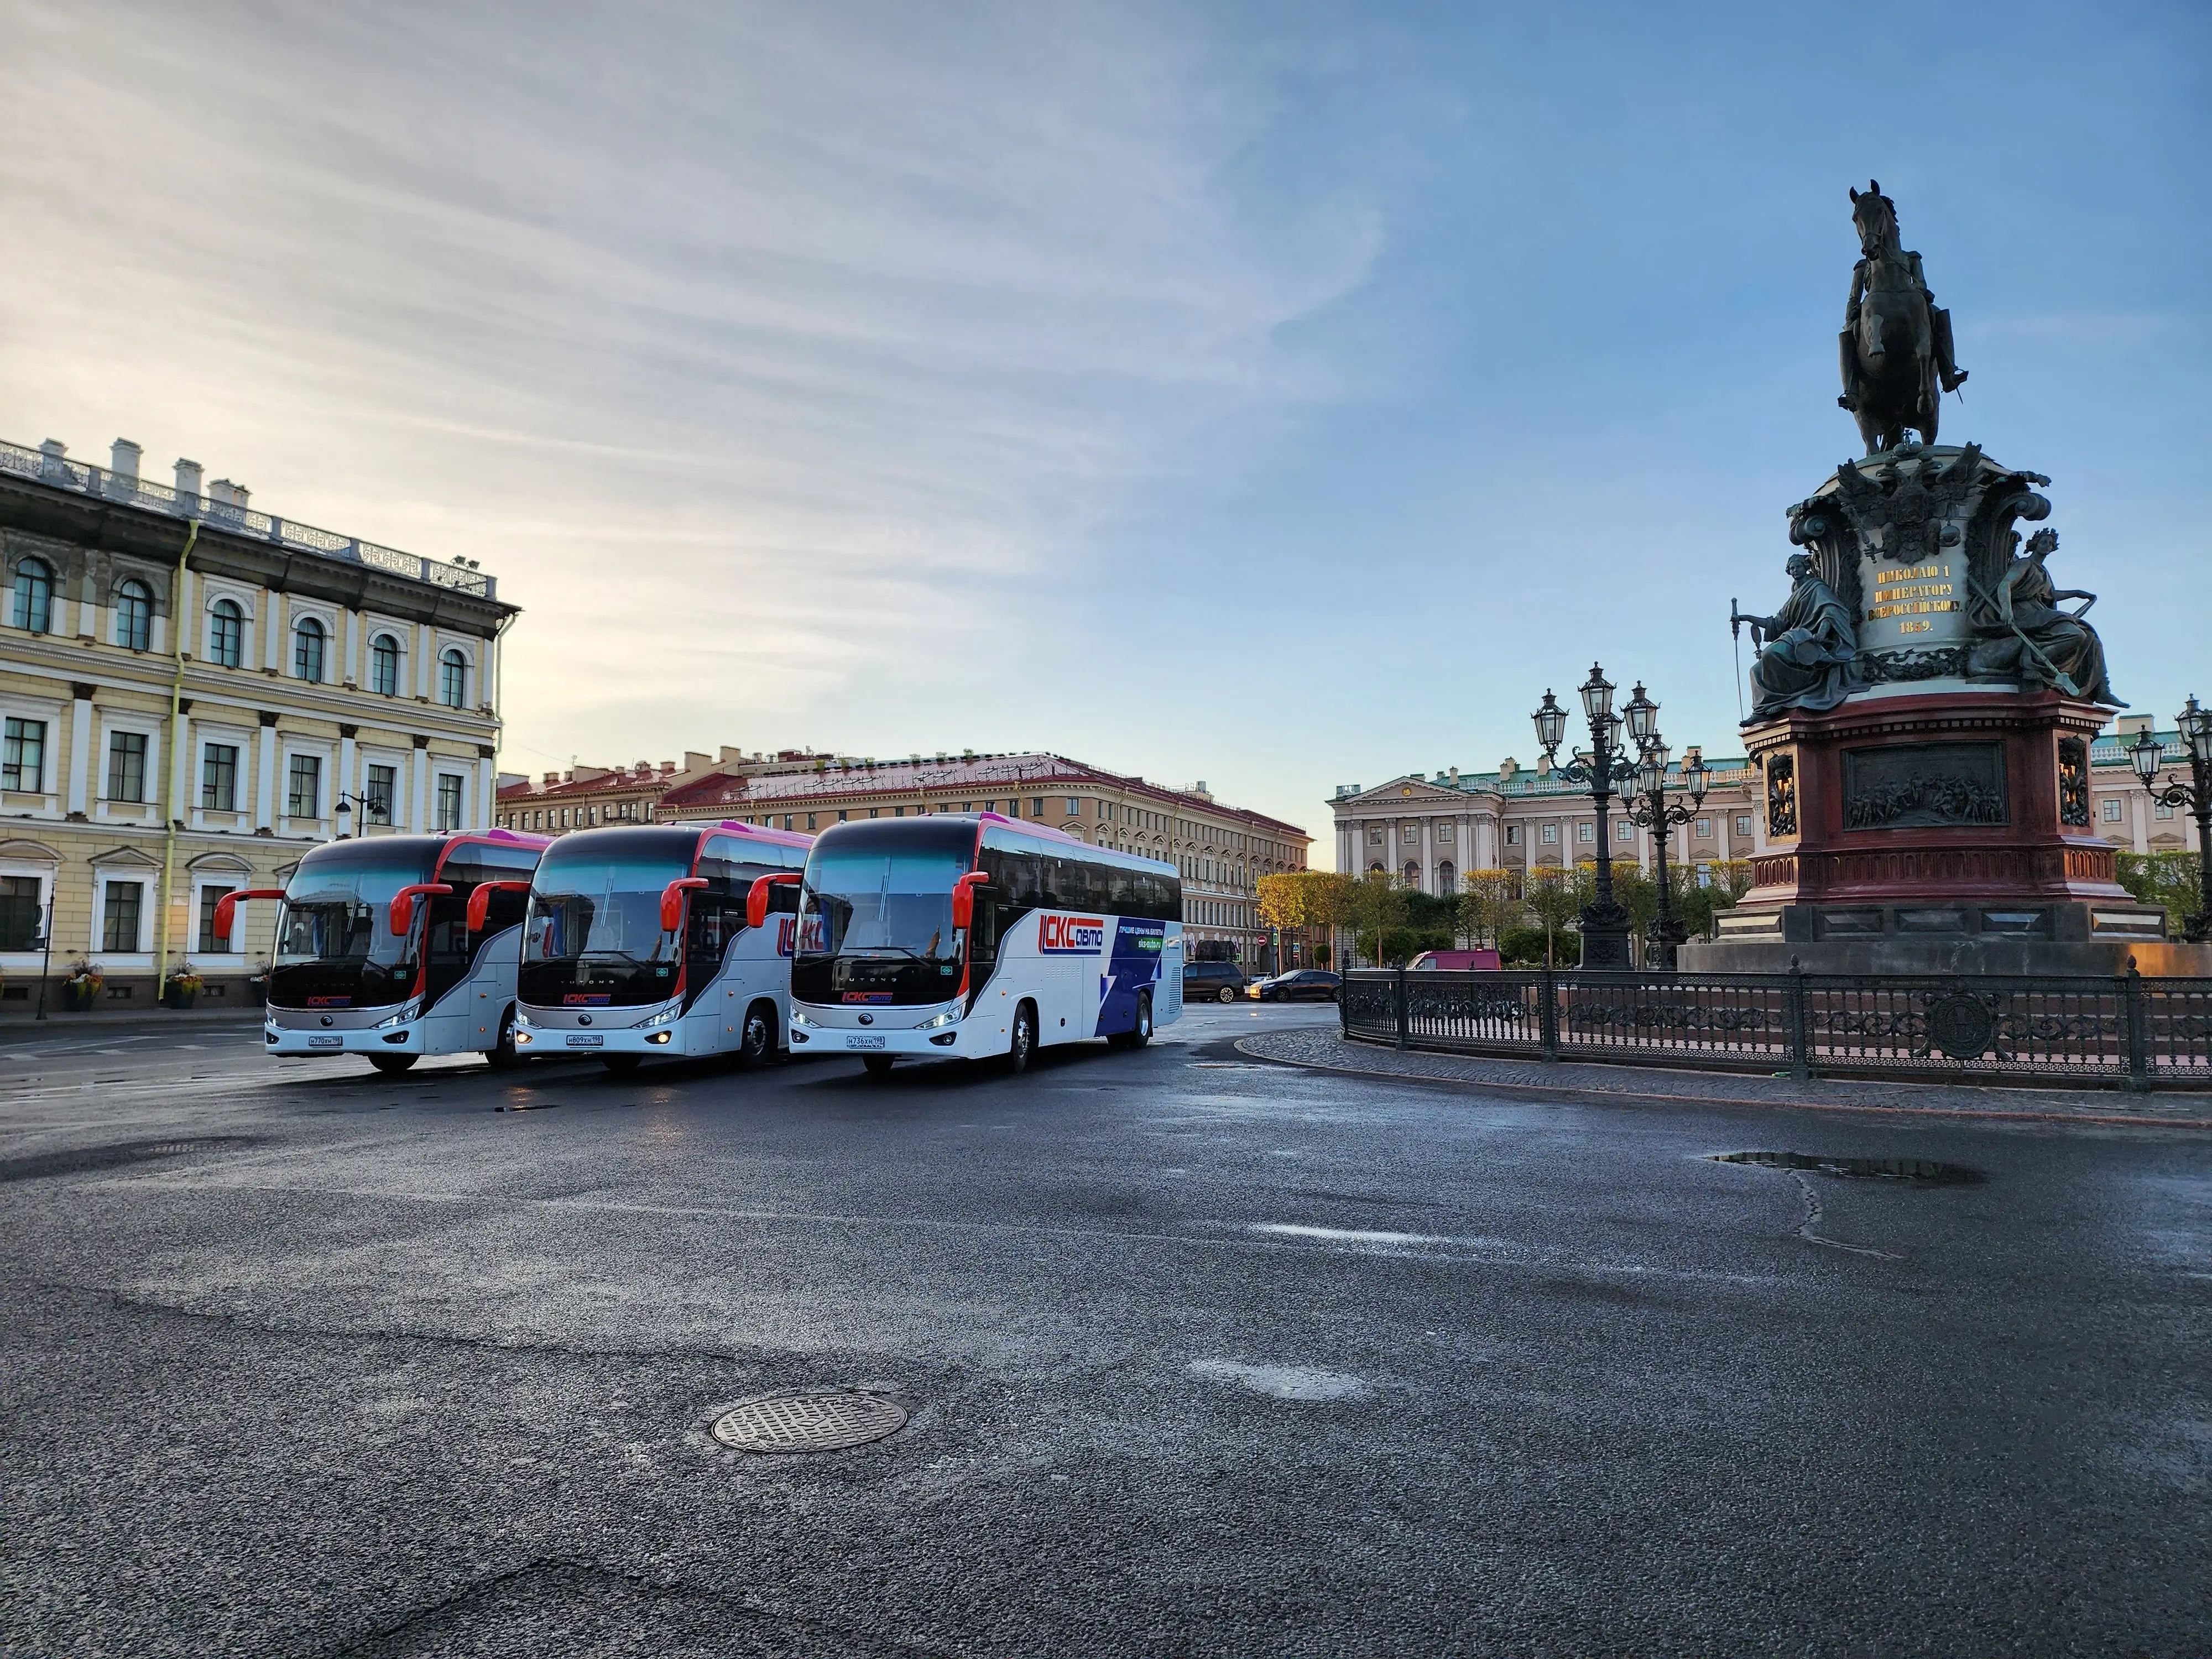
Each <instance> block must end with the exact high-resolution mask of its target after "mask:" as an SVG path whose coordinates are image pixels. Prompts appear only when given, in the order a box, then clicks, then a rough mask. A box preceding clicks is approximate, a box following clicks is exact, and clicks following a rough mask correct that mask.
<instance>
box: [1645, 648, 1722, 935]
mask: <svg viewBox="0 0 2212 1659" xmlns="http://www.w3.org/2000/svg"><path fill="white" fill-rule="evenodd" d="M1636 695H1637V696H1639V697H1640V696H1643V695H1644V688H1643V687H1642V686H1640V685H1639V686H1638V687H1637V688H1636ZM1630 706H1631V708H1633V707H1634V705H1633V704H1632V705H1630ZM1651 708H1652V716H1653V718H1654V719H1656V716H1657V714H1658V708H1659V706H1658V704H1656V703H1654V704H1652V706H1651ZM1646 725H1647V727H1648V738H1647V741H1646V742H1645V744H1644V752H1643V757H1642V758H1641V759H1640V760H1639V761H1638V763H1637V767H1636V793H1637V794H1638V797H1640V799H1638V802H1637V804H1636V805H1633V806H1632V807H1630V808H1629V809H1628V820H1629V822H1630V823H1635V824H1640V825H1641V826H1643V827H1644V829H1649V830H1650V831H1651V872H1652V875H1653V878H1655V879H1656V881H1657V883H1658V884H1659V916H1658V919H1657V920H1656V921H1654V922H1653V923H1652V924H1651V927H1650V932H1649V933H1647V934H1646V935H1645V939H1644V966H1645V967H1647V968H1662V969H1668V970H1670V971H1671V970H1672V969H1673V968H1674V951H1675V949H1676V947H1678V946H1679V945H1680V944H1681V943H1682V941H1683V940H1684V939H1687V938H1688V937H1689V929H1687V928H1686V927H1683V926H1682V924H1681V923H1680V922H1679V921H1675V920H1674V890H1673V885H1672V884H1671V883H1669V882H1668V879H1667V835H1668V831H1669V830H1670V829H1674V826H1675V825H1676V824H1680V823H1688V822H1689V821H1690V820H1691V818H1692V817H1695V816H1696V814H1697V811H1698V809H1699V807H1700V806H1703V805H1705V789H1706V787H1707V786H1708V785H1709V784H1710V783H1711V774H1710V773H1708V772H1707V771H1706V770H1705V759H1704V757H1702V756H1700V755H1699V753H1698V751H1697V750H1694V749H1693V750H1691V751H1690V763H1689V764H1688V765H1687V766H1686V767H1684V768H1683V769H1682V781H1683V783H1684V784H1685V785H1686V786H1687V787H1688V789H1689V792H1690V800H1689V805H1681V804H1680V803H1679V802H1678V803H1676V804H1674V805H1671V806H1670V805H1668V802H1667V760H1668V755H1667V744H1666V740H1665V739H1664V738H1662V737H1661V736H1660V735H1659V729H1658V727H1657V726H1656V725H1652V724H1650V721H1647V722H1646ZM1628 729H1629V730H1630V731H1631V732H1634V731H1635V729H1636V724H1635V720H1634V717H1633V716H1631V718H1630V721H1629V728H1628Z"/></svg>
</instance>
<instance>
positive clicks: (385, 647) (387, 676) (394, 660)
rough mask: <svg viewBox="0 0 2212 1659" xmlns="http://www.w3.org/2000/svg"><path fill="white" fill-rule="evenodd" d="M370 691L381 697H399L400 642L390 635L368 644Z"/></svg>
mask: <svg viewBox="0 0 2212 1659" xmlns="http://www.w3.org/2000/svg"><path fill="white" fill-rule="evenodd" d="M368 689H369V690H372V691H374V692H375V693H376V694H377V696H380V697H396V696H398V695H399V641H397V640H395V639H393V638H392V635H389V634H379V635H377V636H376V637H375V638H374V639H373V640H371V641H369V642H368Z"/></svg>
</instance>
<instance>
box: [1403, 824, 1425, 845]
mask: <svg viewBox="0 0 2212 1659" xmlns="http://www.w3.org/2000/svg"><path fill="white" fill-rule="evenodd" d="M1398 838H1399V839H1400V840H1401V841H1402V842H1405V843H1406V845H1407V846H1408V847H1411V846H1412V845H1413V843H1414V842H1417V841H1419V840H1420V838H1421V832H1420V830H1419V829H1417V828H1416V827H1415V826H1414V825H1413V824H1410V823H1408V824H1405V825H1403V826H1401V828H1400V829H1399V831H1398Z"/></svg>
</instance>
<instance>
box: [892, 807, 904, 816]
mask: <svg viewBox="0 0 2212 1659" xmlns="http://www.w3.org/2000/svg"><path fill="white" fill-rule="evenodd" d="M891 816H892V817H895V818H902V817H905V816H906V808H905V807H903V806H894V807H892V808H891Z"/></svg>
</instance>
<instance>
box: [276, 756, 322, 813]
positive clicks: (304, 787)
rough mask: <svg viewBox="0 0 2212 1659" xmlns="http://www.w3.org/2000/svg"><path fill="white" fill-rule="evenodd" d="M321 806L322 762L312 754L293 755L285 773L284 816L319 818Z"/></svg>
mask: <svg viewBox="0 0 2212 1659" xmlns="http://www.w3.org/2000/svg"><path fill="white" fill-rule="evenodd" d="M322 806H323V763H322V761H321V760H320V758H319V757H316V756H313V755H295V756H293V757H292V763H291V766H290V767H289V769H288V771H287V772H286V775H285V781H284V816H285V817H288V818H319V817H322V815H323V812H322Z"/></svg>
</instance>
